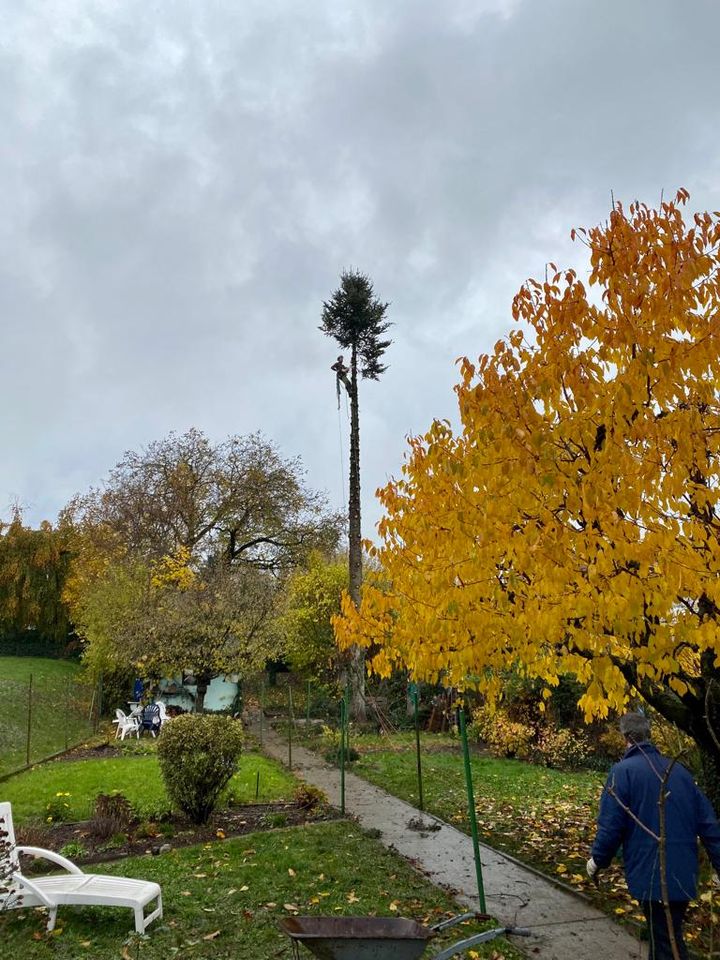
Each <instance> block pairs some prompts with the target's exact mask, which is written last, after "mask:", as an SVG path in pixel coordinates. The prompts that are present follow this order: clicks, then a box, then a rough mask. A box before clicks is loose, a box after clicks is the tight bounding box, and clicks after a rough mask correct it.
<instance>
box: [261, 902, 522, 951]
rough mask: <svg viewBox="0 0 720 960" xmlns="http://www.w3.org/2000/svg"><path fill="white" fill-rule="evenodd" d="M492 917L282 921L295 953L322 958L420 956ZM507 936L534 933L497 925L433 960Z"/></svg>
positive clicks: (460, 941)
mask: <svg viewBox="0 0 720 960" xmlns="http://www.w3.org/2000/svg"><path fill="white" fill-rule="evenodd" d="M489 919H491V918H490V917H488V916H486V915H485V914H482V913H463V914H461V915H460V916H458V917H451V918H450V919H449V920H443V921H442V922H441V923H436V924H435V925H434V926H432V927H426V926H424V925H423V924H422V923H416V922H415V921H414V920H405V919H403V918H401V917H397V918H396V917H286V918H285V919H283V920H281V921H280V929H281V930H282V931H283V933H286V934H287V935H288V936H289V937H290V939H291V940H292V944H293V954H294V956H295V957H299V956H300V951H299V945H300V944H302V945H303V946H304V947H306V948H307V949H308V950H309V951H310V953H312V954H313V955H314V956H316V957H318V958H319V960H417V958H418V957H420V956H421V955H422V954H423V953H424V952H425V948H426V947H427V945H428V942H429V941H430V940H432V939H433V937H435V936H436V935H437V934H438V933H440V931H441V930H446V929H447V928H448V927H454V926H455V924H457V923H462V922H463V921H465V920H489ZM503 934H515V935H516V936H520V937H529V936H530V931H529V930H525V929H523V928H521V927H495V928H494V929H492V930H485V931H483V932H482V933H476V934H475V935H474V936H472V937H468V938H467V939H466V940H458V941H457V942H456V943H453V944H451V945H450V946H449V947H446V948H445V949H444V950H441V951H440V953H436V954H435V955H434V957H433V958H432V960H448V958H449V957H454V956H455V955H456V954H458V953H462V952H463V950H469V949H470V948H471V947H475V946H477V944H479V943H486V942H487V941H488V940H494V939H495V937H501V936H503Z"/></svg>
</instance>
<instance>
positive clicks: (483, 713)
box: [469, 707, 536, 760]
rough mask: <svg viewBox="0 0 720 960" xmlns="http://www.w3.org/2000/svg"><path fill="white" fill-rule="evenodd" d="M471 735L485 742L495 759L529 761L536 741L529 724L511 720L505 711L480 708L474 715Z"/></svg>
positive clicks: (533, 730)
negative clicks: (508, 758) (511, 758)
mask: <svg viewBox="0 0 720 960" xmlns="http://www.w3.org/2000/svg"><path fill="white" fill-rule="evenodd" d="M469 732H470V733H471V735H472V736H473V737H475V738H478V739H480V740H483V741H484V742H485V744H486V745H487V748H488V750H489V751H490V753H491V754H492V755H493V756H494V757H517V759H518V760H527V759H528V758H529V757H530V755H531V753H532V750H533V744H534V741H535V740H536V733H535V729H534V728H533V727H531V726H530V725H529V724H527V723H519V722H518V721H516V720H510V719H509V717H508V716H507V714H506V713H505V711H504V710H494V711H493V710H490V709H489V708H488V707H479V708H478V709H477V710H476V711H475V713H474V714H473V721H472V724H471V726H470V731H469Z"/></svg>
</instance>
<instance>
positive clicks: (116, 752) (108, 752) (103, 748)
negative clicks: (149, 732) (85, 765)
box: [53, 742, 127, 763]
mask: <svg viewBox="0 0 720 960" xmlns="http://www.w3.org/2000/svg"><path fill="white" fill-rule="evenodd" d="M125 756H127V754H126V753H123V751H122V750H121V749H120V747H116V746H115V745H114V744H112V743H106V742H103V743H97V744H95V745H88V744H86V743H85V744H82V745H81V746H79V747H74V748H73V749H72V750H68V751H66V752H65V753H62V754H60V756H59V757H54V758H53V762H54V763H62V761H64V760H107V759H109V758H110V757H125Z"/></svg>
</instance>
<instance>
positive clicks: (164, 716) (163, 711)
mask: <svg viewBox="0 0 720 960" xmlns="http://www.w3.org/2000/svg"><path fill="white" fill-rule="evenodd" d="M155 704H156V706H157V707H158V709H159V710H160V726H161V727H162V725H163V724H164V723H165V721H166V720H169V719H170V718H169V717H168V713H167V707H166V706H165V704H164V703H163V701H162V700H156V701H155Z"/></svg>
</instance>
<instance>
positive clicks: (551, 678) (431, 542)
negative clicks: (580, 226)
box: [336, 190, 720, 802]
mask: <svg viewBox="0 0 720 960" xmlns="http://www.w3.org/2000/svg"><path fill="white" fill-rule="evenodd" d="M687 200H688V194H687V192H686V191H684V190H680V191H679V192H678V194H677V196H676V198H675V199H674V200H673V201H670V202H664V203H662V204H661V206H660V208H659V209H650V208H648V207H647V206H645V205H643V204H640V203H633V204H631V205H630V207H629V208H628V210H627V211H626V210H624V209H623V208H622V206H620V205H616V206H614V208H613V210H612V211H611V214H610V218H609V221H608V222H607V223H605V224H603V225H601V226H598V227H596V228H594V229H591V230H589V231H584V230H583V231H577V233H576V232H575V231H573V235H574V236H576V237H578V238H580V239H581V240H582V241H583V242H584V243H585V244H586V246H587V248H588V251H589V256H590V272H589V278H588V284H587V286H586V284H585V283H584V282H583V281H582V280H581V279H580V278H579V277H578V276H577V275H576V274H575V273H574V272H573V271H572V270H567V271H561V270H558V269H557V268H556V267H555V266H554V265H552V264H550V265H549V273H548V276H547V278H546V280H545V281H544V282H541V283H538V282H536V281H532V280H531V281H528V282H527V283H526V284H525V285H524V286H523V287H522V289H521V290H520V292H519V293H518V294H517V296H516V298H515V300H514V303H513V317H514V319H515V321H516V323H518V324H519V325H518V327H517V328H516V329H514V330H513V331H512V332H511V333H510V334H509V335H508V337H507V339H504V340H502V341H500V342H499V343H497V344H496V346H495V348H494V350H493V352H492V353H491V354H490V355H485V356H482V357H480V359H479V361H478V362H477V364H473V363H471V362H470V361H468V360H463V361H462V364H461V382H460V383H459V385H458V386H457V388H456V391H457V395H458V402H459V413H460V422H461V429H460V430H459V431H453V430H452V429H451V427H450V425H449V424H448V423H446V422H435V423H433V424H432V426H431V427H430V429H429V431H428V432H427V433H426V434H425V435H424V436H422V437H419V438H415V439H414V440H412V441H411V450H410V454H409V456H408V457H407V460H406V463H405V465H404V467H403V475H402V477H401V478H400V479H399V480H397V481H393V482H391V483H389V484H388V485H387V486H386V487H385V488H384V489H383V490H382V491H380V493H379V496H380V499H381V501H382V503H383V505H384V507H385V511H386V515H385V516H384V518H383V520H382V521H381V522H380V524H379V533H380V538H381V542H380V545H379V546H376V547H373V548H371V552H372V553H373V554H374V555H375V556H376V557H377V559H378V560H379V562H380V563H381V564H382V567H383V568H384V572H385V575H386V578H387V581H388V583H389V584H390V588H389V589H388V590H386V591H384V592H382V593H381V592H379V591H376V590H373V589H372V587H366V589H365V593H364V597H363V603H362V607H361V609H360V610H359V611H356V610H355V609H354V608H353V606H352V605H351V604H349V603H345V604H344V607H343V617H341V618H340V619H338V621H337V622H336V630H337V632H338V635H339V638H340V640H341V642H343V643H365V644H366V645H369V644H370V643H374V644H378V645H379V652H378V653H377V655H376V656H375V658H374V661H373V664H374V666H375V668H376V669H378V670H379V671H380V672H387V671H388V670H390V669H391V668H392V666H394V665H403V666H407V667H409V668H410V670H411V671H412V673H413V674H414V676H415V677H416V678H423V679H435V678H437V677H439V676H441V675H442V676H444V677H445V678H446V679H447V682H451V683H456V684H460V685H463V684H467V682H468V678H469V677H470V676H472V677H473V678H475V681H476V682H477V683H478V684H479V685H480V687H481V688H483V689H484V690H485V692H486V693H487V694H488V695H489V696H491V697H492V696H493V695H495V694H497V693H498V690H499V684H500V679H499V677H500V673H501V671H502V670H505V669H507V667H508V666H509V665H516V666H519V667H520V668H521V669H524V670H525V671H526V673H527V674H528V675H531V676H534V677H539V678H542V679H543V680H545V682H546V684H547V687H548V690H549V688H550V687H552V686H553V685H554V684H556V683H557V680H558V677H559V676H560V675H561V674H563V673H567V672H572V673H575V674H576V675H577V676H578V678H579V679H580V680H581V681H583V682H584V684H585V685H586V692H585V694H584V696H583V698H582V700H581V703H580V706H581V707H582V708H583V709H584V711H585V714H586V716H587V717H597V716H604V715H606V714H607V712H608V710H609V709H610V708H614V709H622V707H623V706H624V704H625V703H626V702H627V700H628V697H630V696H637V695H638V694H639V695H641V696H642V697H643V698H644V699H645V700H646V701H647V702H648V703H650V704H652V706H653V707H655V708H656V709H657V710H658V711H659V712H660V713H661V714H662V715H663V716H665V717H667V718H668V719H670V720H672V721H674V722H675V723H677V724H678V726H679V727H681V728H682V729H683V730H685V731H686V732H687V733H688V734H690V735H691V736H692V737H693V739H694V740H695V741H696V743H697V744H698V746H699V748H700V751H701V755H702V759H703V764H704V767H705V773H706V779H707V786H708V789H709V791H710V792H711V793H712V794H713V796H714V798H715V800H716V802H717V801H718V800H720V744H719V743H718V735H720V723H718V720H720V684H719V681H720V666H719V665H720V503H719V502H718V501H719V498H720V475H719V473H720V461H719V459H718V458H719V455H720V395H719V390H720V250H719V247H720V214H718V213H714V214H710V213H703V214H698V215H695V216H694V217H692V218H689V217H688V218H687V219H686V218H684V217H683V207H684V206H685V205H686V203H687Z"/></svg>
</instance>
